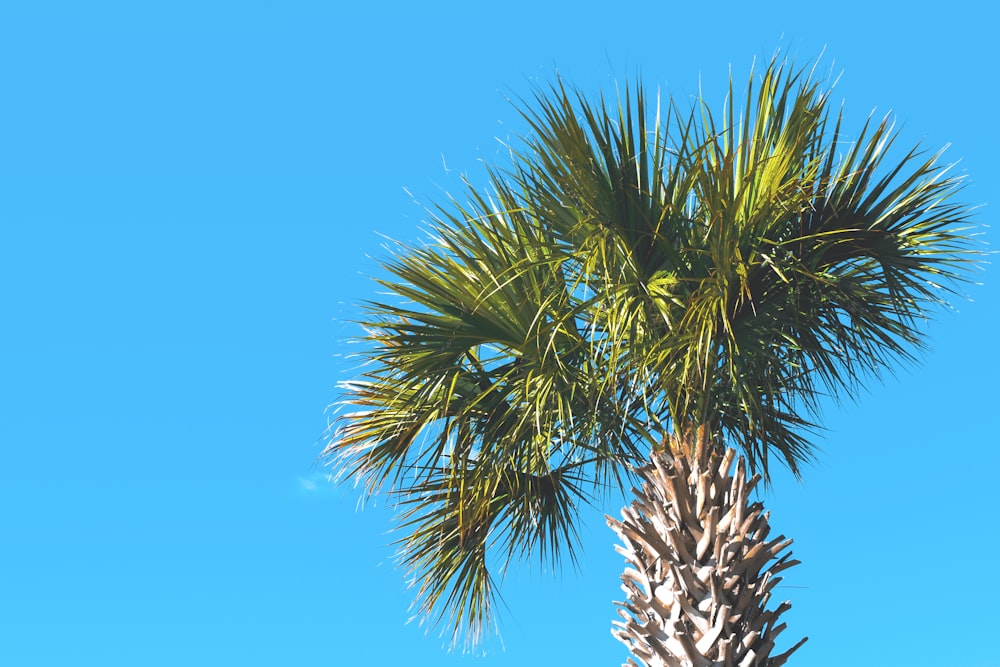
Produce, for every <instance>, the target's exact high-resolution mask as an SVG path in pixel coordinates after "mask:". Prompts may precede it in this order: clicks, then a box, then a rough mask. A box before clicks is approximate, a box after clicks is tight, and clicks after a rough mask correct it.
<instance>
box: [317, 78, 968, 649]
mask: <svg viewBox="0 0 1000 667" xmlns="http://www.w3.org/2000/svg"><path fill="white" fill-rule="evenodd" d="M728 99H729V101H728V103H727V105H726V107H725V110H724V114H723V117H722V118H721V119H720V118H716V117H715V116H713V115H712V113H711V112H710V110H709V109H708V108H707V107H706V106H705V105H704V104H702V103H698V104H696V105H695V106H694V108H693V109H692V110H691V111H689V112H681V111H680V110H679V109H678V108H677V107H676V106H675V105H674V104H673V102H670V103H668V104H667V105H666V108H665V109H661V108H660V105H659V104H657V105H656V108H655V109H651V108H650V107H649V102H648V99H647V98H646V96H645V95H644V94H643V93H642V91H641V89H639V88H635V89H628V90H626V91H625V93H624V95H623V96H622V99H621V100H620V102H619V103H618V104H617V105H609V104H608V103H606V102H605V101H604V100H600V101H598V102H597V103H593V102H590V101H588V100H587V99H586V98H584V97H583V96H582V95H580V94H578V93H576V92H574V91H572V90H569V89H567V88H566V87H564V86H563V85H562V84H561V83H560V84H558V85H556V86H554V87H553V88H551V89H549V90H546V91H544V92H540V93H539V94H538V95H537V96H536V97H535V98H534V100H533V101H532V102H531V103H529V104H525V105H524V108H525V109H526V110H525V111H524V112H523V114H524V118H525V119H526V120H527V122H528V123H529V125H530V128H531V133H530V135H529V137H528V138H527V139H526V140H525V144H524V147H523V148H521V149H519V150H518V151H516V152H514V153H513V155H512V157H513V160H512V163H511V166H510V167H509V168H508V169H507V170H506V171H492V172H491V188H490V190H489V191H488V194H482V193H479V192H477V191H476V190H474V189H472V188H471V187H470V188H469V193H468V196H469V202H468V203H467V204H460V203H459V202H456V201H452V202H450V203H449V204H448V205H447V206H443V207H441V208H440V209H438V211H437V212H436V214H435V215H434V217H433V219H432V221H431V224H432V230H433V238H432V239H431V240H430V241H428V243H427V244H426V245H423V246H405V245H400V246H399V247H398V248H397V249H396V251H395V253H394V256H393V258H392V259H391V260H390V261H388V262H387V263H386V267H387V269H388V270H389V272H390V273H391V275H392V277H391V278H389V279H386V280H384V281H382V285H383V286H384V287H385V288H386V289H388V291H389V293H390V298H389V299H387V300H386V301H385V302H375V303H370V304H368V306H367V315H366V317H365V320H364V321H363V325H364V326H365V328H366V331H367V332H368V333H367V335H366V337H365V339H364V340H365V342H366V348H365V349H366V351H365V352H364V353H363V356H364V357H365V359H366V360H367V363H366V365H365V366H364V370H363V373H362V375H361V376H360V378H359V379H357V380H355V381H352V382H349V383H346V384H345V385H344V389H345V394H344V401H343V404H344V406H345V407H344V409H343V410H342V412H341V413H340V414H339V415H338V420H337V423H336V428H335V429H333V430H332V432H331V433H332V435H331V438H330V441H329V445H328V447H327V449H326V451H325V455H326V456H328V457H330V458H331V459H333V460H334V461H335V462H336V465H337V466H338V467H339V468H340V470H341V471H342V473H343V474H345V475H349V476H353V477H355V478H357V479H359V480H360V481H361V482H362V483H363V484H364V487H365V491H366V493H369V494H374V493H377V492H380V491H385V492H388V493H391V494H393V495H394V496H395V497H396V498H397V500H398V501H399V502H400V504H401V509H402V513H401V519H400V528H401V529H402V530H403V532H404V537H402V539H401V540H400V542H399V545H400V553H401V559H402V562H403V564H404V565H405V566H406V567H407V568H408V570H409V571H410V573H411V574H412V576H413V577H414V581H415V584H416V586H417V590H418V601H419V609H420V611H421V612H423V613H425V614H434V613H436V614H438V615H439V616H443V617H445V618H449V619H450V623H449V625H450V627H452V628H453V629H454V630H455V632H456V636H461V635H463V634H464V635H465V636H467V637H471V638H472V639H473V640H475V639H478V638H479V637H480V635H481V634H482V633H483V632H485V631H486V630H488V629H489V627H490V624H491V618H492V616H491V610H492V604H493V602H494V598H495V587H494V581H493V579H492V578H491V574H490V573H491V571H492V569H494V568H500V569H501V570H502V569H503V568H505V567H506V565H507V564H508V563H509V562H510V561H511V560H514V559H521V558H522V557H525V556H526V555H528V554H529V553H537V554H539V555H540V556H541V557H542V558H543V559H549V560H551V561H552V562H557V561H558V560H559V558H560V557H561V556H568V557H569V558H570V559H571V560H573V559H574V558H575V556H574V547H575V545H576V533H575V529H574V526H575V525H576V522H577V519H578V515H577V512H578V510H579V508H580V506H581V505H582V504H584V503H589V502H592V501H595V500H597V499H599V497H600V496H601V494H602V492H603V491H604V490H606V489H609V488H622V487H625V486H627V485H628V484H629V483H630V482H631V481H632V480H633V478H634V473H635V471H636V470H638V469H639V468H641V467H642V466H644V465H645V464H646V463H647V461H648V460H649V458H650V456H651V455H652V454H653V453H654V452H655V451H656V450H657V449H658V448H659V447H660V443H661V442H665V441H667V440H668V434H673V435H672V436H671V437H670V438H669V442H670V443H673V444H672V446H673V447H674V448H675V449H676V451H678V452H679V453H680V454H682V455H687V456H693V455H695V454H697V453H698V450H699V449H701V448H704V447H707V446H711V447H720V448H721V447H724V446H726V445H734V446H736V447H737V448H738V449H740V451H741V452H742V453H743V454H744V455H745V457H746V459H747V462H748V464H749V466H750V469H751V470H752V471H757V472H760V473H761V474H762V475H763V476H764V478H765V480H766V479H767V475H768V471H769V467H768V464H769V461H770V458H771V456H772V455H774V456H777V457H778V458H779V460H780V461H781V462H782V463H784V464H785V465H787V466H788V467H789V468H790V469H791V470H792V471H794V472H796V473H798V471H799V469H800V466H801V464H802V463H804V462H806V461H808V460H809V459H810V452H811V446H810V443H809V441H808V440H807V436H808V434H809V432H810V431H811V430H813V429H814V428H815V425H814V423H813V421H812V417H811V415H813V414H814V412H815V408H816V405H817V400H818V398H819V397H820V396H821V395H822V394H826V393H830V394H834V395H838V394H839V395H847V396H850V395H853V393H854V392H855V391H856V389H857V388H858V386H859V384H860V382H861V381H863V380H864V379H865V378H866V377H870V376H876V375H877V374H878V373H879V371H880V370H882V369H884V368H887V367H889V366H890V365H891V364H892V363H893V362H895V361H897V360H905V359H908V358H910V355H911V354H912V353H911V352H910V350H912V349H913V348H914V347H915V346H919V345H920V344H921V335H920V333H919V331H918V329H917V328H916V327H917V325H918V324H919V323H920V322H921V321H922V320H923V319H925V317H926V314H927V310H928V308H929V307H930V306H933V305H935V304H941V303H944V301H943V299H944V298H945V297H947V296H948V294H949V292H948V289H947V285H949V284H954V283H955V281H956V280H960V279H961V278H962V275H963V268H964V266H965V265H966V263H967V262H968V261H969V260H970V258H971V257H972V246H971V244H970V241H969V237H968V236H967V231H966V229H965V228H964V224H965V220H966V218H967V215H968V212H967V209H965V208H963V207H962V206H960V205H958V204H954V203H951V202H950V200H949V197H950V196H951V195H952V194H953V193H954V192H955V191H956V189H957V188H958V181H957V179H955V178H951V177H947V176H946V174H945V173H944V172H945V170H944V169H942V168H940V167H939V166H937V162H936V160H937V157H938V156H937V155H932V156H922V155H921V154H920V153H919V152H918V151H911V152H909V153H906V154H903V156H902V157H901V158H900V159H893V158H890V157H888V155H889V152H890V149H891V148H892V146H893V143H894V141H895V140H896V135H895V134H894V133H893V130H892V128H891V125H890V124H889V123H888V121H883V122H880V123H875V122H872V123H869V124H867V125H865V126H864V127H863V128H862V130H861V132H860V133H858V134H857V135H855V136H853V137H850V138H847V137H845V136H844V134H843V131H842V128H841V119H840V117H839V116H837V117H836V118H835V120H833V121H831V120H830V113H829V111H828V94H827V93H825V92H823V91H821V90H820V87H819V85H818V84H817V83H816V82H814V81H812V80H811V79H810V77H809V76H808V75H807V73H805V72H802V71H791V70H788V69H787V68H786V67H785V66H783V65H782V64H780V63H778V62H772V63H771V64H770V65H769V66H768V67H767V68H766V71H765V72H764V73H763V76H762V77H761V78H760V80H759V82H758V83H757V84H756V85H753V84H751V85H750V86H749V87H748V89H747V93H746V96H745V98H743V100H744V101H743V102H742V104H740V103H738V102H737V97H736V95H735V91H734V90H733V89H732V86H730V95H729V98H728ZM647 128H651V129H647ZM942 286H944V287H942ZM685 452H686V454H685Z"/></svg>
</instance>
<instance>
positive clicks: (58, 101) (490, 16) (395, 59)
mask: <svg viewBox="0 0 1000 667" xmlns="http://www.w3.org/2000/svg"><path fill="white" fill-rule="evenodd" d="M984 7H986V5H985V4H983V3H975V2H966V1H963V0H957V1H955V2H950V3H948V4H947V5H946V6H945V8H944V10H942V6H941V4H940V3H922V2H907V3H901V2H900V3H873V2H858V1H856V0H846V1H845V2H840V3H835V4H828V3H826V4H824V3H802V2H790V1H784V0H783V1H779V2H771V3H756V4H749V3H735V2H734V3H727V2H717V3H713V4H710V5H698V3H690V2H684V3H681V2H671V1H664V2H622V3H606V2H601V3H598V2H590V1H589V0H583V1H578V2H572V3H570V2H549V3H544V2H537V1H535V2H527V1H525V0H510V1H509V2H506V3H504V4H502V5H495V4H484V5H481V6H480V5H478V4H476V3H469V2H461V3H459V2H428V3H402V2H398V3H396V2H387V3H372V4H370V5H368V6H361V5H360V3H358V5H357V6H353V7H351V8H348V9H343V8H336V5H335V3H325V2H295V1H290V2H282V3H258V2H240V3H225V2H204V3H188V2H170V3H166V2H162V3H159V2H149V3H130V2H121V3H112V2H102V1H95V2H90V3H58V2H44V1H38V2H31V3H27V2H24V3H7V4H6V6H5V7H4V8H3V9H0V91H2V92H0V286H2V287H0V313H2V326H0V342H2V345H0V454H2V458H0V508H2V509H0V664H3V665H11V666H12V667H13V666H18V667H20V666H24V667H41V666H46V667H47V666H49V665H80V666H85V665H100V666H102V667H114V666H118V665H121V666H125V665H129V666H131V665H171V666H173V665H195V666H198V665H227V664H240V665H244V666H256V665H286V664H308V665H330V666H340V665H355V664H366V665H395V664H407V665H414V666H416V667H434V666H438V665H460V664H461V665H484V667H485V666H490V667H493V666H500V665H518V666H519V667H539V666H542V665H562V664H577V665H580V664H582V665H611V664H621V662H622V660H623V659H624V657H625V652H624V650H623V649H622V648H621V646H620V645H619V644H618V643H617V642H616V641H615V640H614V639H613V638H612V637H611V635H610V633H609V631H608V629H609V627H610V622H611V620H612V619H613V618H614V608H613V606H612V600H615V599H620V593H619V590H618V575H619V571H620V569H621V560H620V558H619V557H618V556H617V555H616V554H615V553H614V551H613V548H612V545H613V543H614V539H613V535H612V534H611V532H610V531H609V530H608V529H607V528H606V527H605V526H604V524H603V520H602V518H601V517H602V512H601V511H599V510H595V511H594V512H593V513H592V514H591V515H590V516H589V522H588V523H587V524H586V525H585V526H584V528H583V531H582V532H583V537H584V550H585V554H586V557H585V558H584V560H583V562H582V564H581V570H580V572H577V573H574V572H572V571H569V570H567V571H564V572H559V573H554V574H553V573H550V572H547V571H545V570H543V569H542V568H540V567H539V566H538V565H537V564H536V563H526V564H524V565H523V566H522V567H517V568H515V569H513V570H512V571H511V572H510V573H509V574H508V576H507V579H506V581H505V583H504V588H503V591H504V594H505V600H506V604H507V611H506V612H505V613H504V614H503V616H502V619H501V621H502V626H501V627H502V633H503V645H501V644H500V643H499V642H495V643H493V644H490V645H489V646H488V647H487V653H486V655H485V656H479V657H473V656H466V655H461V654H455V653H447V652H445V651H443V650H442V648H441V647H442V641H441V640H440V639H439V638H438V637H437V636H436V635H434V634H427V633H426V632H425V631H424V629H423V628H421V627H420V626H419V624H418V623H416V622H413V623H407V620H408V618H409V614H408V604H409V602H410V599H411V595H410V592H409V591H407V590H406V585H405V582H404V581H403V576H402V573H401V572H400V571H398V570H397V569H395V568H394V565H393V551H392V549H391V548H390V547H389V546H387V544H388V543H389V542H390V541H391V539H392V536H391V535H387V533H386V531H387V530H388V528H389V527H390V525H391V521H390V517H391V508H386V507H384V506H382V505H381V504H378V503H376V504H375V505H372V506H369V507H367V508H366V509H365V511H364V512H358V511H357V505H358V496H357V494H356V493H355V491H354V489H352V488H351V487H350V486H333V485H331V484H330V483H329V482H328V481H327V479H326V474H327V472H328V471H327V470H325V469H323V468H321V467H317V466H316V465H314V461H315V458H316V456H317V454H318V453H319V451H320V447H321V436H322V434H323V431H324V428H325V426H326V419H327V417H326V413H325V409H326V407H327V405H328V404H330V403H331V402H333V401H334V400H335V399H336V398H337V391H336V386H335V385H336V383H337V382H338V381H340V380H343V379H347V378H348V377H350V372H351V370H352V366H351V363H350V361H349V360H347V359H346V358H345V355H346V354H347V353H349V351H350V346H349V345H348V344H347V340H348V338H349V337H350V336H352V335H354V334H356V333H357V331H356V330H355V329H354V328H353V327H352V326H351V324H350V323H349V320H350V319H351V318H352V317H353V316H354V315H355V314H356V310H355V305H354V304H356V303H357V302H358V301H360V300H362V299H365V298H368V297H370V296H371V295H372V294H373V293H374V291H375V286H374V284H373V283H372V282H371V280H370V279H369V278H370V276H372V275H374V274H376V273H377V270H378V269H377V262H376V259H377V258H378V257H380V256H384V252H383V250H382V248H381V246H382V243H383V241H382V239H381V237H380V236H379V235H380V234H381V235H387V236H389V237H393V238H397V239H401V240H415V239H418V238H419V237H420V224H421V220H422V217H423V215H422V209H421V205H422V204H427V203H429V202H430V201H432V200H442V199H444V198H445V196H446V193H447V192H456V193H457V192H458V191H459V190H460V188H461V186H460V183H461V175H462V174H463V173H465V174H468V176H469V178H470V179H472V181H473V182H476V181H477V179H478V180H479V182H482V161H496V160H502V159H503V150H502V147H501V144H500V140H507V139H509V138H511V137H513V136H515V135H517V133H518V132H520V131H523V127H522V126H521V125H520V124H519V122H518V120H517V114H516V113H515V112H514V110H513V109H512V107H511V105H510V103H509V102H508V98H510V97H517V96H524V95H527V94H529V93H530V91H531V89H532V86H533V85H536V84H539V83H545V82H548V81H551V80H552V79H553V78H554V76H555V75H556V73H557V72H558V73H559V74H560V75H562V76H565V77H566V78H567V79H568V80H570V81H572V82H573V83H575V84H576V85H577V86H579V87H580V88H581V89H583V90H585V91H588V92H593V93H596V92H598V91H599V90H601V89H603V90H605V91H613V89H614V85H615V82H616V81H623V80H624V79H626V78H629V77H634V76H635V75H636V74H637V73H640V72H641V74H642V76H643V78H644V80H645V81H646V82H647V84H650V85H655V86H660V87H661V89H662V90H664V91H665V92H666V91H669V92H670V93H671V94H672V95H674V96H675V97H677V98H679V99H681V100H684V99H688V98H690V96H691V95H693V94H695V93H697V91H698V90H699V87H700V89H701V90H703V91H704V94H705V96H706V97H707V98H708V99H709V100H710V101H712V102H714V103H716V105H717V104H719V103H721V102H722V99H723V95H724V87H725V83H726V79H727V76H728V73H729V71H730V68H732V71H733V73H734V77H735V78H736V80H737V81H743V80H745V79H746V75H747V72H748V70H749V67H750V64H751V62H752V61H753V59H754V58H757V59H761V58H768V57H769V56H770V55H771V54H772V53H773V52H774V51H775V49H776V48H779V47H780V48H781V49H782V51H783V52H784V53H787V54H790V55H792V56H795V57H796V58H797V60H798V61H799V62H800V63H804V62H806V61H808V60H810V59H814V58H816V57H817V56H818V55H819V54H820V53H821V52H824V50H825V53H824V55H823V57H822V59H821V61H820V62H821V69H823V70H824V71H830V72H832V73H833V75H834V77H836V76H837V75H842V76H841V79H840V82H839V83H838V85H837V87H836V90H835V93H834V96H835V98H836V99H840V98H843V99H844V100H845V110H846V111H845V113H846V117H847V118H848V122H849V123H853V124H854V125H853V126H854V127H857V126H858V124H859V123H860V122H862V121H863V120H864V119H865V118H866V117H867V115H868V113H869V112H870V111H871V110H872V109H873V108H874V109H877V110H878V111H877V113H878V115H881V114H882V113H884V112H887V111H889V110H893V111H894V112H895V114H896V117H897V119H898V121H899V127H900V128H901V131H902V138H903V140H904V142H905V143H907V144H912V143H916V142H918V141H923V142H924V145H925V146H926V147H928V148H929V149H937V148H938V147H940V146H943V145H945V144H947V143H950V144H951V147H950V149H949V150H948V152H947V154H946V157H947V159H948V160H952V161H957V160H961V162H960V163H959V164H958V166H957V169H958V170H959V171H961V172H963V173H967V174H968V175H969V179H970V184H969V186H968V188H967V189H966V190H965V193H964V198H965V200H966V201H968V202H969V203H971V204H987V206H985V207H984V208H982V209H981V210H980V212H979V215H978V221H979V223H980V224H982V225H983V226H986V225H989V224H990V223H991V221H992V218H993V211H994V210H995V207H996V205H997V202H998V201H1000V193H998V190H997V186H996V184H997V183H998V182H1000V167H998V166H997V160H996V159H995V156H996V155H997V153H998V149H1000V145H998V129H997V123H996V120H995V116H996V108H997V101H998V100H997V97H996V96H997V85H996V84H997V76H998V75H997V65H998V60H997V56H996V50H995V40H996V37H995V34H994V33H995V26H996V25H997V20H998V18H1000V17H998V16H997V15H996V13H995V12H996V10H994V9H984ZM407 191H409V192H410V193H412V195H413V196H412V197H411V196H410V195H409V194H407ZM414 199H415V200H416V201H417V202H420V204H417V203H415V201H414ZM991 236H992V232H990V231H989V230H986V235H985V237H986V239H987V240H991ZM996 245H997V244H996V241H995V240H993V246H994V247H996ZM994 274H995V271H993V270H990V269H988V270H986V271H985V272H983V273H982V274H981V279H982V281H983V283H984V284H983V285H982V286H974V287H970V288H969V289H968V295H969V297H970V298H969V300H966V301H961V302H959V303H958V304H957V310H958V313H957V315H956V314H949V315H942V316H941V317H939V318H937V319H936V320H934V321H932V322H930V323H929V324H928V331H929V334H930V342H931V344H932V346H933V349H932V350H931V352H929V353H928V354H926V355H925V356H924V357H923V358H922V361H921V363H920V364H919V365H917V366H914V367H910V368H906V369H903V370H901V371H900V372H899V373H898V374H897V375H896V376H895V377H890V378H888V379H887V381H886V382H885V383H883V384H881V385H879V384H873V385H872V387H871V388H870V390H869V391H868V392H867V393H866V394H865V395H864V396H863V397H862V399H861V400H860V401H859V402H858V403H856V404H846V405H842V406H838V405H836V404H833V403H831V404H829V405H828V406H827V408H826V410H825V413H824V421H825V424H826V426H827V427H828V428H829V432H828V433H827V435H826V436H825V437H824V438H823V439H822V440H821V441H820V442H819V445H820V447H821V448H822V450H823V451H822V452H821V454H820V462H819V463H818V464H817V465H816V466H815V467H814V468H812V469H809V470H807V471H806V473H805V477H804V480H803V482H802V483H798V482H796V481H795V480H793V479H791V478H790V476H789V475H785V474H779V475H778V477H777V480H776V484H775V486H774V488H773V490H772V491H771V492H770V493H769V494H768V495H767V496H766V498H765V501H766V503H767V504H768V506H769V508H770V509H771V511H772V524H773V525H774V526H775V529H776V530H778V531H780V532H783V533H785V534H787V535H789V536H791V537H793V538H794V539H795V546H794V551H795V553H796V556H797V557H798V558H800V559H801V560H802V561H803V565H801V566H800V567H798V568H796V569H795V570H793V571H791V572H790V573H789V575H788V577H787V580H786V581H787V584H788V586H787V587H785V588H783V589H779V590H780V591H781V593H782V595H783V596H784V597H787V598H788V599H790V600H792V602H793V604H794V605H795V608H794V609H793V610H792V612H790V613H789V614H788V618H789V623H790V626H791V627H790V629H789V630H788V631H787V634H786V636H787V638H788V640H789V641H792V640H794V639H797V638H798V637H799V636H802V635H809V636H810V637H811V640H810V642H809V643H808V644H806V646H805V647H804V648H803V649H802V650H801V651H800V653H799V654H797V656H796V658H795V659H794V660H793V661H792V663H791V664H798V665H811V666H813V667H823V666H827V665H831V666H832V665H842V664H861V665H867V664H871V665H886V664H908V665H949V664H958V663H959V662H961V664H963V665H967V666H972V667H975V666H980V667H986V666H987V665H996V664H997V663H996V661H995V660H996V659H995V655H994V653H995V651H993V650H992V644H993V643H995V641H992V640H991V638H992V637H995V633H996V625H997V622H998V621H1000V614H998V612H997V610H996V606H995V600H996V599H997V596H998V595H1000V584H998V583H997V579H996V577H995V576H994V570H995V566H996V562H997V556H996V554H997V552H998V550H1000V538H998V536H997V535H998V528H1000V526H998V521H997V517H996V512H995V502H996V501H995V493H994V489H995V487H996V481H995V475H996V470H997V469H998V468H1000V454H998V448H997V446H996V445H997V444H998V436H997V428H996V427H997V408H996V405H997V397H998V391H997V388H996V383H995V378H996V377H997V376H998V370H1000V369H998V361H997V355H996V354H994V353H993V352H992V350H993V348H994V346H995V342H996V339H995V333H994V332H995V331H996V330H997V328H998V325H1000V315H998V312H1000V310H998V305H1000V284H998V283H997V281H996V280H995V279H994ZM604 509H605V511H608V512H613V513H616V512H617V508H616V507H614V506H613V504H612V505H611V506H609V507H607V508H604ZM956 651H958V652H956Z"/></svg>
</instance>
